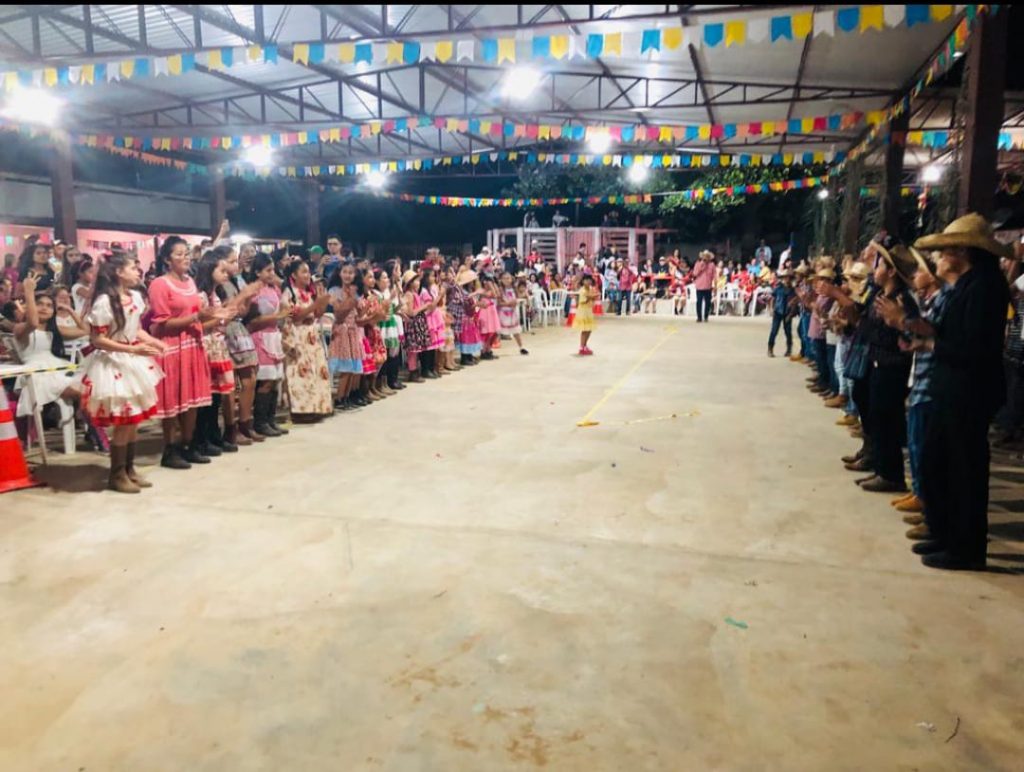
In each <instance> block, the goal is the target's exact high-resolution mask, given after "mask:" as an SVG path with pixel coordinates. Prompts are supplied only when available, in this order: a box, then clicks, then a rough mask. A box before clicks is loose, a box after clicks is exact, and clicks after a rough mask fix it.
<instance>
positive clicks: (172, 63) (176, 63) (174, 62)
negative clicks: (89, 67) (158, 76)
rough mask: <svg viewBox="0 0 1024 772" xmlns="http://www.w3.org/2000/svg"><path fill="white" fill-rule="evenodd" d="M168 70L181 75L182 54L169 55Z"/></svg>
mask: <svg viewBox="0 0 1024 772" xmlns="http://www.w3.org/2000/svg"><path fill="white" fill-rule="evenodd" d="M167 71H168V72H169V73H171V75H181V54H174V55H173V56H168V57H167ZM82 77H83V78H84V77H85V68H84V67H83V68H82Z"/></svg>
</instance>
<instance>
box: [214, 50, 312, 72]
mask: <svg viewBox="0 0 1024 772" xmlns="http://www.w3.org/2000/svg"><path fill="white" fill-rule="evenodd" d="M295 47H296V48H298V46H295ZM306 49H307V50H308V49H309V46H306ZM306 58H307V59H308V58H309V57H308V56H307V57H306ZM206 66H207V67H209V68H210V69H211V70H223V69H224V59H223V58H222V57H221V55H220V49H219V48H214V49H213V50H212V51H210V54H209V58H208V59H207V60H206Z"/></svg>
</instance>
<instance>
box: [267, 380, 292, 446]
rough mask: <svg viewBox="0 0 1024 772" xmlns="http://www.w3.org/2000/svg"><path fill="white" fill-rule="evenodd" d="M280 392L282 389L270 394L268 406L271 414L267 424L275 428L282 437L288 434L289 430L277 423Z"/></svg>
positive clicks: (268, 416)
mask: <svg viewBox="0 0 1024 772" xmlns="http://www.w3.org/2000/svg"><path fill="white" fill-rule="evenodd" d="M279 392H280V388H276V389H274V390H273V391H272V392H270V402H269V404H268V410H269V413H268V415H267V423H269V424H270V425H271V426H272V427H274V431H276V432H277V433H278V435H282V434H287V433H288V430H287V429H285V428H283V427H282V426H280V425H278V423H277V398H278V394H279Z"/></svg>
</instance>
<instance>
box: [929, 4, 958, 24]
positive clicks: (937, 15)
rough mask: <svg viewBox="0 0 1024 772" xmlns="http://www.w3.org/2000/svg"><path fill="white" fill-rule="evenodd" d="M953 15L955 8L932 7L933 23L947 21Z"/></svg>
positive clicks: (945, 6) (949, 6)
mask: <svg viewBox="0 0 1024 772" xmlns="http://www.w3.org/2000/svg"><path fill="white" fill-rule="evenodd" d="M952 13H953V6H951V5H933V6H931V15H932V21H945V20H946V19H948V18H949V17H950V14H952Z"/></svg>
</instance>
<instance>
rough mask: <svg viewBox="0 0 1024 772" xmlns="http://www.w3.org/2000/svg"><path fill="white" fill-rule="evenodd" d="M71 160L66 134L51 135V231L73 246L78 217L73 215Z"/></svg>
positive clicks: (76, 233) (75, 239)
mask: <svg viewBox="0 0 1024 772" xmlns="http://www.w3.org/2000/svg"><path fill="white" fill-rule="evenodd" d="M72 169H73V167H72V159H71V143H70V142H69V141H68V137H67V135H66V134H54V135H53V154H52V155H51V156H50V194H51V196H52V197H53V230H54V234H55V237H56V238H58V239H61V240H62V241H66V242H68V243H69V244H74V243H75V242H76V241H77V240H78V222H77V221H78V217H77V215H76V213H75V180H74V174H73V170H72Z"/></svg>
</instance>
